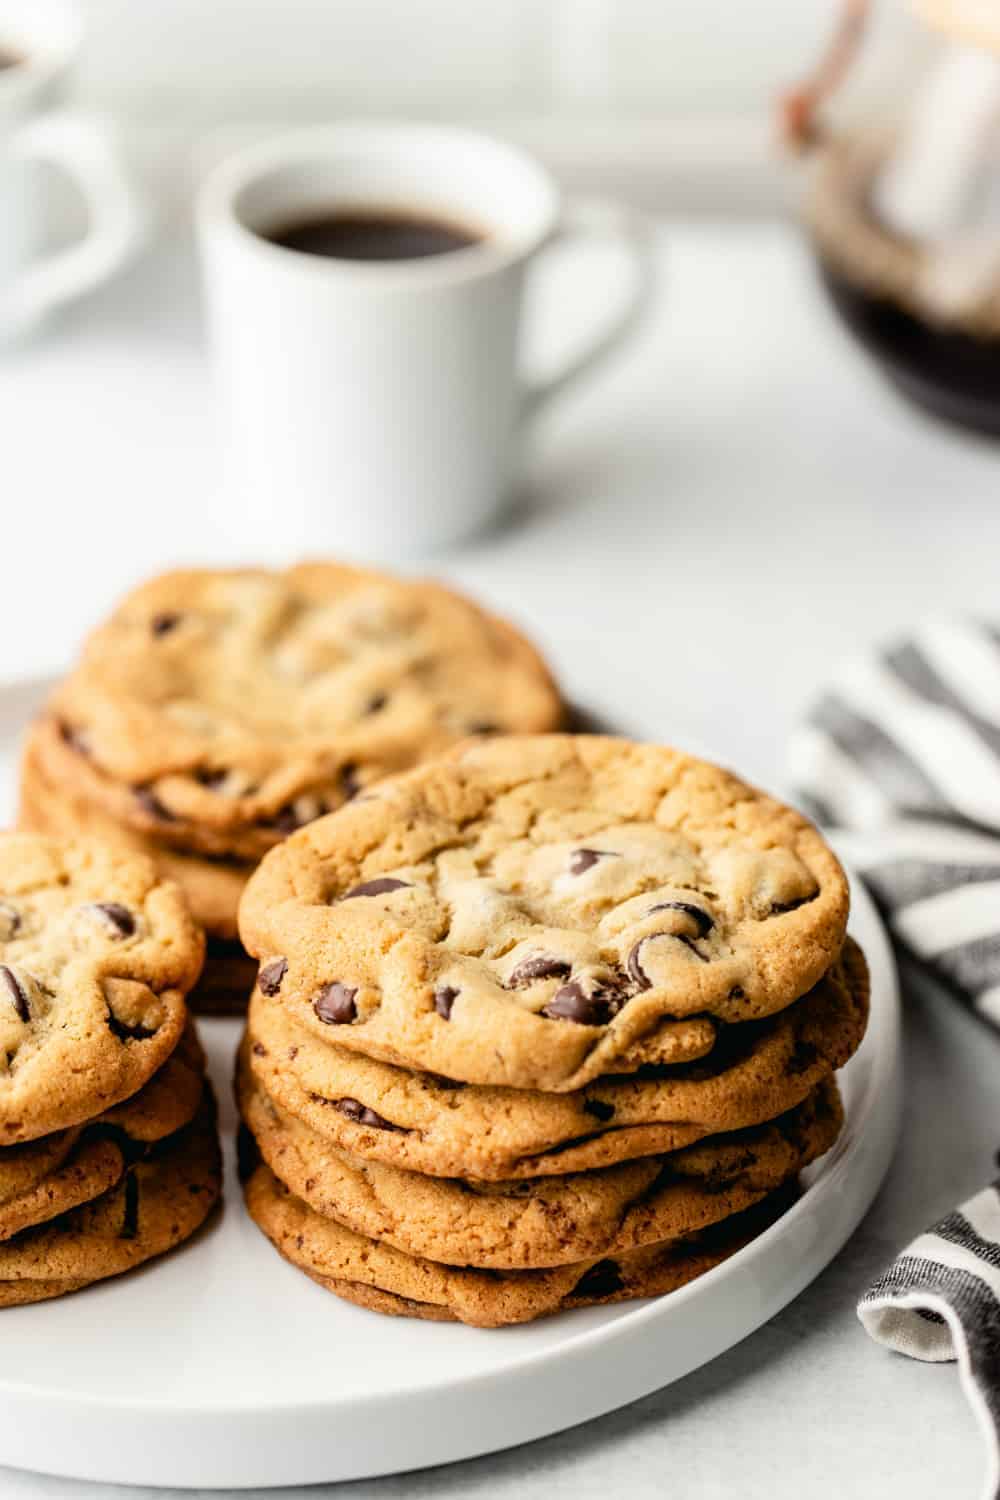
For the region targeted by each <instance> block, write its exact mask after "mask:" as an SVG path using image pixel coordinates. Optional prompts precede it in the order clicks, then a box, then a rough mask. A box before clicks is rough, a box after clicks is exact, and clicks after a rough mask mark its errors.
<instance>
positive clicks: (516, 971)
mask: <svg viewBox="0 0 1000 1500" xmlns="http://www.w3.org/2000/svg"><path fill="white" fill-rule="evenodd" d="M572 969H573V966H572V964H570V963H569V962H568V961H567V960H566V959H565V958H556V957H554V956H553V954H551V953H536V954H534V955H533V956H532V957H531V958H522V960H521V962H520V963H519V964H515V965H514V967H513V969H512V970H511V971H510V974H509V976H508V979H507V988H508V989H509V990H516V989H519V988H520V987H521V985H524V984H531V982H532V980H534V979H566V978H567V977H568V975H569V974H570V973H572Z"/></svg>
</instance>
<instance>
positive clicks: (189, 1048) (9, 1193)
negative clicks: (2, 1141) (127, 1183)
mask: <svg viewBox="0 0 1000 1500" xmlns="http://www.w3.org/2000/svg"><path fill="white" fill-rule="evenodd" d="M204 1067H205V1057H204V1053H203V1052H202V1050H201V1046H200V1044H199V1042H198V1038H197V1036H196V1034H195V1031H194V1025H193V1023H192V1022H190V1021H189V1023H188V1027H187V1030H186V1031H185V1033H184V1035H183V1036H182V1038H181V1040H180V1043H179V1044H178V1046H177V1047H176V1049H175V1050H174V1051H173V1052H172V1053H171V1055H170V1056H169V1057H168V1058H167V1060H166V1062H165V1063H164V1064H163V1067H162V1068H160V1070H159V1072H157V1073H155V1074H154V1075H153V1077H152V1078H151V1079H150V1081H149V1082H148V1083H147V1084H146V1085H145V1086H144V1087H143V1088H142V1089H140V1090H139V1092H138V1093H137V1094H134V1095H133V1096H132V1098H131V1099H126V1100H125V1101H124V1103H122V1104H118V1105H115V1106H114V1107H113V1108H112V1109H110V1110H107V1111H106V1112H105V1113H104V1114H103V1115H100V1116H98V1118H97V1119H96V1120H91V1121H89V1122H88V1123H87V1124H86V1125H83V1126H76V1127H74V1128H73V1129H71V1130H62V1131H58V1132H57V1133H56V1134H55V1135H48V1136H42V1137H41V1138H40V1139H38V1140H34V1141H26V1142H24V1143H23V1144H21V1145H17V1146H7V1147H4V1148H3V1149H2V1150H0V1241H2V1240H6V1239H10V1238H11V1236H12V1235H14V1234H18V1233H20V1231H21V1230H22V1229H26V1228H28V1227H29V1226H31V1225H34V1224H41V1223H43V1222H45V1221H46V1220H47V1219H51V1218H54V1217H55V1216H56V1215H57V1214H61V1213H64V1212H65V1211H66V1210H68V1209H70V1208H73V1207H75V1206H76V1205H77V1204H79V1203H86V1202H89V1201H90V1200H91V1199H92V1198H96V1197H98V1196H99V1195H100V1194H101V1193H103V1192H105V1191H106V1190H107V1189H108V1188H109V1187H111V1186H113V1184H114V1183H115V1182H117V1181H118V1179H119V1178H120V1177H121V1175H122V1173H123V1172H124V1171H125V1168H126V1165H127V1164H128V1162H129V1161H131V1160H133V1159H134V1158H135V1156H136V1155H138V1154H139V1153H140V1152H141V1149H142V1148H143V1147H144V1146H146V1145H148V1144H150V1143H151V1142H153V1141H158V1140H162V1139H164V1138H165V1137H166V1136H168V1135H173V1134H174V1133H175V1132H176V1131H178V1130H180V1129H182V1128H183V1127H184V1126H185V1125H187V1124H188V1123H189V1121H191V1120H192V1119H193V1118H194V1115H195V1113H196V1111H197V1108H198V1105H199V1103H200V1101H201V1095H202V1089H203V1083H204V1077H203V1075H204Z"/></svg>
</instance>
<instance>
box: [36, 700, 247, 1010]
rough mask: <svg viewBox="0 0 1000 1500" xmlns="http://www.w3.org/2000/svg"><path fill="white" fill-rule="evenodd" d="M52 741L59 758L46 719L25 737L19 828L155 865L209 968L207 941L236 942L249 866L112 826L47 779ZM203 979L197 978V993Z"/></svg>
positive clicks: (74, 793) (92, 804)
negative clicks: (193, 927)
mask: <svg viewBox="0 0 1000 1500" xmlns="http://www.w3.org/2000/svg"><path fill="white" fill-rule="evenodd" d="M53 737H54V744H55V747H56V750H57V758H58V754H59V752H60V751H61V749H62V741H61V740H60V738H59V736H58V732H57V731H56V730H55V728H54V726H53V724H52V721H51V720H41V721H39V722H38V723H36V724H34V725H32V727H31V729H30V730H29V732H28V737H27V740H26V742H25V748H24V754H23V756H22V759H21V780H20V794H19V804H18V817H17V821H18V827H19V828H22V829H24V830H25V831H27V832H31V833H48V834H52V835H54V836H56V837H63V838H76V837H81V836H82V837H84V838H93V839H99V840H100V841H101V842H102V843H106V844H111V845H112V846H113V847H114V848H119V849H126V850H131V851H133V852H134V853H137V854H144V855H146V856H147V857H148V858H150V859H152V860H154V861H155V863H156V865H157V867H158V868H159V870H160V873H161V874H162V875H163V877H164V879H165V880H175V881H176V882H177V884H178V885H179V886H180V888H181V890H182V891H183V892H184V894H185V896H186V897H187V900H188V905H189V906H190V908H191V915H192V916H193V917H194V919H195V921H196V922H197V923H198V924H199V925H200V926H202V927H204V929H205V931H206V932H207V933H208V935H209V939H210V942H209V954H208V960H207V964H206V967H210V966H211V964H212V954H211V946H212V944H211V940H212V939H215V940H216V941H221V942H223V943H227V942H228V943H234V941H235V939H236V937H237V926H236V913H237V909H238V907H239V903H240V897H241V896H242V894H243V887H244V886H245V885H246V883H247V880H248V878H249V876H250V873H251V871H252V870H253V868H254V866H253V864H252V863H248V862H246V861H241V860H230V859H223V858H217V859H209V858H207V857H205V856H201V855H197V854H186V853H185V852H184V851H183V850H182V849H175V848H173V847H171V846H170V845H168V844H164V843H162V842H158V841H157V840H156V839H155V838H152V837H150V836H149V835H147V834H145V833H142V832H140V831H139V830H138V829H136V828H129V827H126V826H125V824H123V823H118V822H116V821H115V819H114V818H113V817H111V816H110V814H109V813H108V812H106V811H105V809H104V808H103V807H102V806H101V805H100V803H99V802H96V801H88V799H87V798H86V796H84V794H83V791H82V790H81V788H80V786H79V785H78V784H77V782H76V781H69V780H67V781H63V782H60V781H57V780H56V779H55V778H54V777H52V776H50V775H47V774H46V755H45V747H46V744H47V743H49V742H50V741H51V740H52V739H53ZM50 758H51V757H50ZM236 946H237V947H238V946H239V945H238V944H236ZM240 951H241V952H242V949H240ZM206 978H207V976H205V975H203V976H202V981H201V983H200V984H199V988H201V987H202V985H203V984H204V981H205V979H206ZM251 983H252V980H251ZM249 991H250V985H249V984H248V985H247V986H246V989H245V991H244V996H243V1006H244V1008H245V1006H246V996H247V994H248V993H249Z"/></svg>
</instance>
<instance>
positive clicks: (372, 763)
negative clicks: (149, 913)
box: [43, 563, 563, 859]
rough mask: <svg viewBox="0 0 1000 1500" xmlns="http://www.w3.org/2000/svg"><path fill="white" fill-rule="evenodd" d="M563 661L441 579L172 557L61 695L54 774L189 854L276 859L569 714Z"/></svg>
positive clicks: (127, 605)
mask: <svg viewBox="0 0 1000 1500" xmlns="http://www.w3.org/2000/svg"><path fill="white" fill-rule="evenodd" d="M562 716H563V709H562V704H561V700H560V697H559V694H558V692H557V690H556V688H555V685H554V684H553V681H552V678H551V676H550V675H549V672H548V669H547V668H546V666H545V664H544V663H543V662H542V660H541V658H540V657H539V655H538V653H537V652H536V651H535V650H534V648H533V647H532V646H531V645H530V644H529V643H528V642H527V641H526V640H525V639H524V637H523V636H521V635H520V634H518V632H517V631H515V630H514V629H513V628H512V627H511V626H510V625H508V624H506V623H505V622H503V621H501V620H498V619H496V618H495V617H493V616H491V615H489V614H487V613H485V612H484V611H483V610H481V609H479V608H478V607H477V606H476V605H475V604H473V603H472V602H471V601H469V600H467V599H464V598H462V597H461V596H460V595H458V594H455V593H453V592H452V591H451V590H449V589H446V588H444V587H442V586H441V585H439V584H436V583H429V582H421V581H415V580H410V579H403V578H395V577H391V576H389V575H386V574H380V573H372V572H364V571H362V570H360V569H357V568H350V567H344V566H341V565H338V564H334V563H307V564H302V565H300V566H298V567H294V568H290V569H288V571H287V572H283V573H280V572H266V571H264V570H262V569H261V570H255V569H246V570H236V571H218V570H203V571H195V570H188V571H183V572H176V573H168V574H165V575H164V576H162V577H160V578H155V579H152V580H151V581H150V582H148V583H146V584H144V585H142V586H141V587H140V588H138V589H136V590H135V591H134V592H133V593H131V594H130V595H129V596H128V597H127V598H126V599H124V600H123V601H122V603H121V604H120V605H119V607H118V608H117V609H116V611H115V612H114V614H113V615H112V616H111V618H110V619H109V620H108V621H107V622H106V623H105V624H104V625H102V626H100V627H99V628H98V629H97V630H96V631H94V632H93V634H92V635H91V636H90V638H89V640H88V641H87V642H86V645H85V647H84V651H83V655H82V658H81V660H80V662H79V664H78V666H77V667H76V669H75V670H74V671H73V672H72V674H71V675H70V676H69V677H68V678H67V679H66V681H65V682H64V683H63V684H62V685H61V686H60V687H59V688H57V690H56V692H55V694H54V695H53V700H52V703H51V706H50V714H49V732H48V734H47V737H46V739H45V741H44V746H43V748H44V769H45V774H46V776H47V778H48V779H49V780H51V781H54V782H55V783H56V784H57V785H59V786H61V787H62V786H72V787H74V788H76V789H77V791H78V792H79V794H80V795H82V796H83V798H84V799H85V801H86V802H87V803H89V804H92V805H94V806H100V807H101V808H103V809H104V811H105V813H106V814H108V815H109V816H110V817H111V818H112V819H113V820H114V821H115V822H116V823H120V824H122V825H124V826H126V827H129V828H133V829H137V830H138V831H139V832H141V833H143V834H146V835H148V836H151V837H152V838H154V839H155V840H156V841H157V842H159V843H166V844H171V845H173V846H175V847H178V848H181V849H184V850H185V851H187V852H189V853H190V852H192V851H200V852H202V853H207V854H223V855H236V856H239V857H240V858H244V859H255V858H259V856H260V855H261V854H263V853H264V852H265V850H267V849H268V848H270V847H271V846H272V845H273V844H275V843H276V842H278V841H279V840H280V839H281V838H282V837H283V836H284V835H285V834H286V833H287V832H288V831H289V829H291V828H294V827H297V826H299V825H300V824H302V823H304V822H307V821H308V820H310V819H311V818H314V817H316V816H317V815H318V814H320V813H321V812H323V811H325V810H327V809H329V808H331V807H336V806H339V805H340V804H341V803H342V802H344V801H345V800H347V799H348V798H350V797H352V796H354V795H356V793H357V792H358V791H360V790H361V789H362V788H364V787H365V786H367V785H368V784H369V783H370V782H372V781H375V780H377V779H378V778H379V777H381V776H384V775H386V774H388V773H390V772H392V771H397V770H401V769H404V768H406V767H409V766H411V765H414V764H415V763H417V762H418V761H422V760H425V759H427V758H429V757H431V756H434V755H436V754H437V753H439V752H440V751H441V750H442V749H445V748H446V747H447V746H449V745H452V744H454V743H455V742H456V741H458V740H460V739H463V738H465V737H466V736H467V735H469V734H478V733H494V732H506V731H513V732H536V731H544V730H549V729H554V728H557V727H558V726H559V724H560V723H561V720H562Z"/></svg>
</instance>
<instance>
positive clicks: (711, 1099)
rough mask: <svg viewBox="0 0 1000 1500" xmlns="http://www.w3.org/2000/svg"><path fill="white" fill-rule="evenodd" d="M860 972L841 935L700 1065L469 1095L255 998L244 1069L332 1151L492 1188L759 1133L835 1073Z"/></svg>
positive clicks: (854, 1012) (864, 983)
mask: <svg viewBox="0 0 1000 1500" xmlns="http://www.w3.org/2000/svg"><path fill="white" fill-rule="evenodd" d="M868 1003H869V983H868V969H867V965H866V964H865V960H864V956H863V955H862V953H861V950H860V948H858V946H857V945H856V944H855V943H853V942H852V941H851V940H850V939H848V942H847V944H846V946H845V949H844V952H843V954H842V955H841V957H840V958H839V959H838V960H837V962H836V963H835V964H834V966H833V968H832V969H831V970H830V972H829V974H827V975H826V976H824V978H823V979H822V980H821V981H820V983H819V984H818V985H816V986H815V988H814V989H813V990H811V991H810V993H809V994H808V995H806V996H803V997H802V999H801V1000H798V1001H796V1003H795V1004H794V1005H793V1006H790V1007H789V1008H788V1009H786V1010H784V1011H781V1012H780V1013H779V1014H778V1015H776V1016H773V1017H769V1018H768V1019H766V1020H763V1021H759V1022H748V1023H746V1024H745V1025H743V1026H734V1027H723V1028H721V1032H720V1035H719V1038H718V1041H717V1042H716V1045H715V1047H714V1049H713V1051H712V1053H711V1054H710V1055H709V1056H708V1057H707V1058H706V1059H704V1061H703V1062H700V1063H695V1064H686V1065H683V1066H680V1067H673V1068H669V1069H659V1070H654V1076H650V1070H648V1069H647V1070H646V1071H645V1072H644V1073H643V1074H641V1075H640V1076H638V1077H618V1078H603V1079H598V1080H597V1081H595V1082H594V1083H593V1084H591V1085H589V1086H588V1087H587V1088H585V1089H583V1090H579V1091H577V1092H575V1093H567V1094H543V1093H538V1092H535V1091H532V1090H527V1089H507V1088H496V1087H493V1088H476V1087H472V1086H467V1085H462V1084H455V1083H451V1082H449V1081H448V1080H447V1079H444V1078H439V1077H436V1076H434V1075H430V1074H426V1073H410V1072H407V1071H405V1070H403V1069H401V1068H397V1067H394V1066H393V1065H391V1064H389V1063H383V1062H379V1061H377V1060H375V1059H373V1058H367V1057H365V1056H363V1055H362V1054H360V1053H357V1052H348V1051H347V1050H346V1049H345V1048H342V1047H336V1046H332V1045H328V1044H326V1043H324V1042H323V1041H322V1040H321V1039H319V1038H316V1037H314V1036H313V1035H311V1033H309V1032H308V1031H306V1030H305V1028H304V1027H302V1026H300V1025H298V1024H297V1023H296V1022H295V1021H294V1020H293V1019H292V1018H291V1017H290V1016H289V1015H288V1013H287V1012H286V1011H285V1010H284V1009H283V1008H282V1006H281V1004H280V996H275V997H271V998H269V997H268V996H267V995H265V994H263V993H262V992H261V991H260V990H258V991H257V992H256V993H255V995H254V997H253V999H252V1001H251V1005H250V1013H249V1018H248V1027H247V1035H246V1038H245V1041H244V1044H243V1059H244V1063H243V1065H244V1066H245V1067H246V1068H247V1069H248V1070H249V1071H250V1072H251V1074H252V1076H253V1078H254V1080H255V1081H256V1082H257V1084H259V1086H260V1087H261V1088H262V1089H263V1091H264V1092H265V1093H266V1094H267V1095H269V1096H270V1098H272V1099H273V1100H274V1101H275V1103H276V1104H278V1105H279V1106H280V1107H281V1108H282V1109H283V1110H284V1111H286V1112H287V1113H288V1114H291V1115H293V1116H294V1117H295V1118H296V1119H298V1120H301V1121H302V1122H303V1123H304V1124H305V1125H307V1126H308V1127H309V1129H310V1130H311V1131H313V1132H315V1133H316V1134H317V1135H319V1136H320V1137H322V1139H323V1141H324V1142H326V1143H328V1144H329V1145H331V1146H333V1147H334V1148H336V1149H337V1150H339V1151H343V1152H349V1153H351V1154H352V1155H355V1156H358V1157H361V1158H363V1159H364V1160H366V1161H369V1162H383V1163H385V1164H387V1165H389V1166H396V1167H402V1168H406V1169H408V1170H409V1171H411V1172H424V1173H428V1174H430V1175H435V1176H444V1177H466V1178H481V1179H484V1180H490V1181H498V1180H499V1181H502V1180H504V1179H509V1178H531V1177H537V1176H545V1175H549V1174H552V1173H566V1172H577V1171H581V1170H589V1169H592V1168H595V1167H605V1166H608V1165H611V1164H612V1163H615V1162H620V1161H626V1160H632V1159H634V1158H636V1157H642V1156H648V1155H652V1154H654V1153H662V1152H664V1151H675V1150H677V1149H678V1148H680V1147H682V1146H686V1145H689V1144H691V1143H692V1142H693V1141H697V1140H700V1139H701V1138H702V1137H704V1136H706V1135H713V1134H716V1133H718V1132H720V1131H731V1130H739V1129H742V1128H744V1127H746V1126H750V1125H757V1124H760V1123H761V1122H763V1121H765V1120H769V1119H772V1118H773V1117H774V1116H775V1115H778V1114H781V1113H784V1112H785V1111H786V1110H789V1109H792V1108H794V1107H795V1106H796V1105H797V1104H800V1103H801V1102H802V1100H803V1099H805V1098H806V1097H807V1095H808V1094H810V1093H811V1092H812V1091H813V1090H814V1089H815V1088H816V1087H817V1086H818V1085H819V1084H820V1083H822V1082H823V1081H824V1079H826V1078H828V1077H829V1076H830V1075H831V1073H833V1072H834V1071H835V1070H836V1069H838V1068H841V1067H843V1065H844V1064H845V1063H846V1062H847V1060H848V1059H849V1058H850V1057H851V1056H853V1054H854V1052H855V1051H856V1050H857V1048H858V1046H859V1045H860V1043H861V1039H862V1037H863V1035H864V1031H865V1025H866V1023H867V1019H868Z"/></svg>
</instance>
